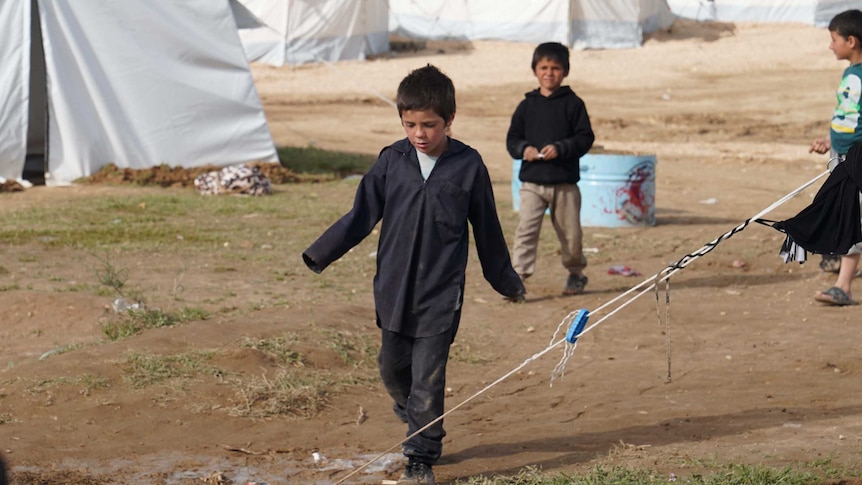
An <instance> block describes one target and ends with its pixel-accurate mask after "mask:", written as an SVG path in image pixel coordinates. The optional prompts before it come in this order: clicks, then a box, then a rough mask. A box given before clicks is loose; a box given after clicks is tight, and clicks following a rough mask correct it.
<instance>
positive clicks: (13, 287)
mask: <svg viewBox="0 0 862 485" xmlns="http://www.w3.org/2000/svg"><path fill="white" fill-rule="evenodd" d="M20 289H21V287H20V286H18V285H17V284H16V283H12V284H11V285H0V291H14V290H20Z"/></svg>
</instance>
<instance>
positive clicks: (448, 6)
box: [389, 0, 674, 49]
mask: <svg viewBox="0 0 862 485" xmlns="http://www.w3.org/2000/svg"><path fill="white" fill-rule="evenodd" d="M389 9H390V25H389V28H390V30H391V31H392V32H394V33H396V34H399V35H403V36H405V37H409V38H420V39H431V40H435V39H437V40H439V39H461V40H481V39H488V40H504V41H514V42H529V43H541V42H551V41H556V42H560V43H562V44H565V45H568V46H570V47H573V48H575V49H605V48H631V47H639V46H640V45H641V44H642V43H643V35H644V34H645V33H650V32H655V31H657V30H662V29H667V28H669V27H670V26H671V25H672V24H673V20H674V15H673V14H672V13H671V11H670V8H669V7H668V5H667V2H665V0H534V1H530V2H512V1H510V2H501V1H498V0H467V1H464V0H421V1H420V0H389Z"/></svg>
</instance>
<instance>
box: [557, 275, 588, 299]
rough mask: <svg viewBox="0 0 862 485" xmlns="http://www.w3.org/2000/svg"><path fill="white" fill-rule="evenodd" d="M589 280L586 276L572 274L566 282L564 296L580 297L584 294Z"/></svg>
mask: <svg viewBox="0 0 862 485" xmlns="http://www.w3.org/2000/svg"><path fill="white" fill-rule="evenodd" d="M588 281H589V278H587V276H586V275H583V274H580V275H576V274H570V275H569V279H567V280H566V287H565V288H564V289H563V294H564V295H580V294H582V293H583V292H584V288H585V287H586V286H587V282H588Z"/></svg>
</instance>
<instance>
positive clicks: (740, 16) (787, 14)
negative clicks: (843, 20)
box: [667, 0, 862, 27]
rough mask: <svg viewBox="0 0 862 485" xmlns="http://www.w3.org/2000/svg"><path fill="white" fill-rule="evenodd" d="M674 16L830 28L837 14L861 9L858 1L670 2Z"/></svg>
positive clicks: (701, 0) (697, 0) (861, 5)
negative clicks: (803, 24)
mask: <svg viewBox="0 0 862 485" xmlns="http://www.w3.org/2000/svg"><path fill="white" fill-rule="evenodd" d="M667 3H668V5H670V8H671V10H672V11H673V13H674V14H676V15H678V16H680V17H685V18H690V19H695V20H714V21H720V22H799V23H805V24H810V25H815V26H817V27H825V26H827V25H829V21H830V20H831V19H832V17H834V16H835V15H836V14H838V13H841V12H843V11H844V10H849V9H852V8H857V9H858V8H862V4H860V2H859V0H668V2H667Z"/></svg>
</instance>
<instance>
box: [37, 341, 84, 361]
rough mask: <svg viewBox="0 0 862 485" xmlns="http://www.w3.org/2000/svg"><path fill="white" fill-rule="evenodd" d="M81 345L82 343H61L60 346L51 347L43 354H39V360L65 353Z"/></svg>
mask: <svg viewBox="0 0 862 485" xmlns="http://www.w3.org/2000/svg"><path fill="white" fill-rule="evenodd" d="M83 346H84V344H81V343H78V344H66V345H62V346H60V347H57V348H55V349H51V350H49V351H47V352H45V353H44V354H42V355H41V356H39V360H45V359H47V358H48V357H53V356H55V355H61V354H65V353H66V352H71V351H73V350H77V349H80V348H81V347H83Z"/></svg>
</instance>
